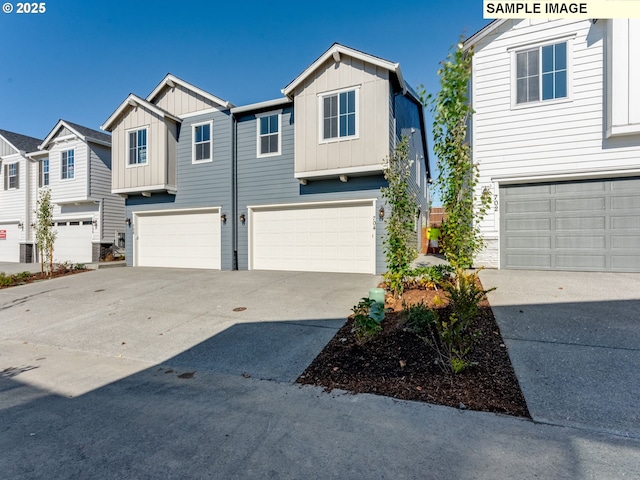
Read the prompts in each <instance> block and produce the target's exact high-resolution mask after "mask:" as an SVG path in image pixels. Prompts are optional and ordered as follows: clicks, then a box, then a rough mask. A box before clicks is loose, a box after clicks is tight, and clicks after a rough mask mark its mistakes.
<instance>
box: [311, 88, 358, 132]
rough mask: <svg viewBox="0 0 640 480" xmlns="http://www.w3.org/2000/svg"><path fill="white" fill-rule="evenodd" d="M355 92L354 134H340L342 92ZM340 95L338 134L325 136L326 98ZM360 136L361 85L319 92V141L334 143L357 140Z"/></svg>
mask: <svg viewBox="0 0 640 480" xmlns="http://www.w3.org/2000/svg"><path fill="white" fill-rule="evenodd" d="M350 91H354V92H355V116H356V119H355V133H354V134H353V135H346V136H344V137H341V136H340V120H339V119H340V103H339V102H340V94H341V93H344V92H350ZM335 95H337V96H338V136H337V137H332V138H324V99H325V98H327V97H333V96H335ZM358 138H360V86H359V85H356V86H352V87H346V88H341V89H339V90H332V91H329V92H322V93H319V94H318V140H319V143H321V144H322V143H333V142H342V141H345V140H356V139H358Z"/></svg>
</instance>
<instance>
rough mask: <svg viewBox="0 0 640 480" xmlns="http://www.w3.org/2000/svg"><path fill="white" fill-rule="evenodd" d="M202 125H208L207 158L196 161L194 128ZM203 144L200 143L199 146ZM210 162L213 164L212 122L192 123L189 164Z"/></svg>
mask: <svg viewBox="0 0 640 480" xmlns="http://www.w3.org/2000/svg"><path fill="white" fill-rule="evenodd" d="M203 125H209V158H203V159H201V160H196V127H201V126H203ZM204 143H205V142H200V144H204ZM211 162H213V120H208V121H206V122H198V123H193V124H191V163H192V164H198V163H211Z"/></svg>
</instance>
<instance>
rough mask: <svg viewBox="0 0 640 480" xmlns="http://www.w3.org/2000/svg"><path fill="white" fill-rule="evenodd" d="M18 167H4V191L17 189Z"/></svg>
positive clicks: (10, 165) (15, 165)
mask: <svg viewBox="0 0 640 480" xmlns="http://www.w3.org/2000/svg"><path fill="white" fill-rule="evenodd" d="M18 171H19V167H18V164H17V163H11V164H9V165H5V166H4V189H5V190H9V189H11V188H19V181H18Z"/></svg>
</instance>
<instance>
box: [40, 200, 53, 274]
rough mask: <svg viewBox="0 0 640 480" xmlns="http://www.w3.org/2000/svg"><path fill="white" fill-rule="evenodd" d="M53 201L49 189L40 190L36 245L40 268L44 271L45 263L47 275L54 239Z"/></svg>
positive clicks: (51, 259) (51, 260) (50, 267)
mask: <svg viewBox="0 0 640 480" xmlns="http://www.w3.org/2000/svg"><path fill="white" fill-rule="evenodd" d="M52 224H53V203H51V191H50V190H49V189H45V190H41V191H40V196H39V197H38V203H37V207H36V221H35V233H36V247H37V248H38V251H39V252H40V268H41V271H42V273H44V272H45V265H46V269H47V273H48V274H49V276H51V274H52V273H53V244H54V243H55V241H56V232H55V231H54V230H53V226H52Z"/></svg>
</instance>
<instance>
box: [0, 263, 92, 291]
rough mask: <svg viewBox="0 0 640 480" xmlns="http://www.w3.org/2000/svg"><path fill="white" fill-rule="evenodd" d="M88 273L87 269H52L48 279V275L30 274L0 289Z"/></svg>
mask: <svg viewBox="0 0 640 480" xmlns="http://www.w3.org/2000/svg"><path fill="white" fill-rule="evenodd" d="M88 271H89V270H88V269H75V268H74V269H71V270H64V269H57V270H56V269H54V272H53V273H52V275H51V277H49V275H47V274H46V273H40V272H38V273H32V274H31V275H29V276H28V277H24V278H22V277H21V278H20V279H17V280H16V282H15V283H13V284H11V285H0V289H2V288H10V287H17V286H18V285H24V284H26V283H33V282H37V281H41V280H49V279H51V278H58V277H66V276H67V275H75V274H76V273H82V272H88ZM7 276H9V275H7Z"/></svg>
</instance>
